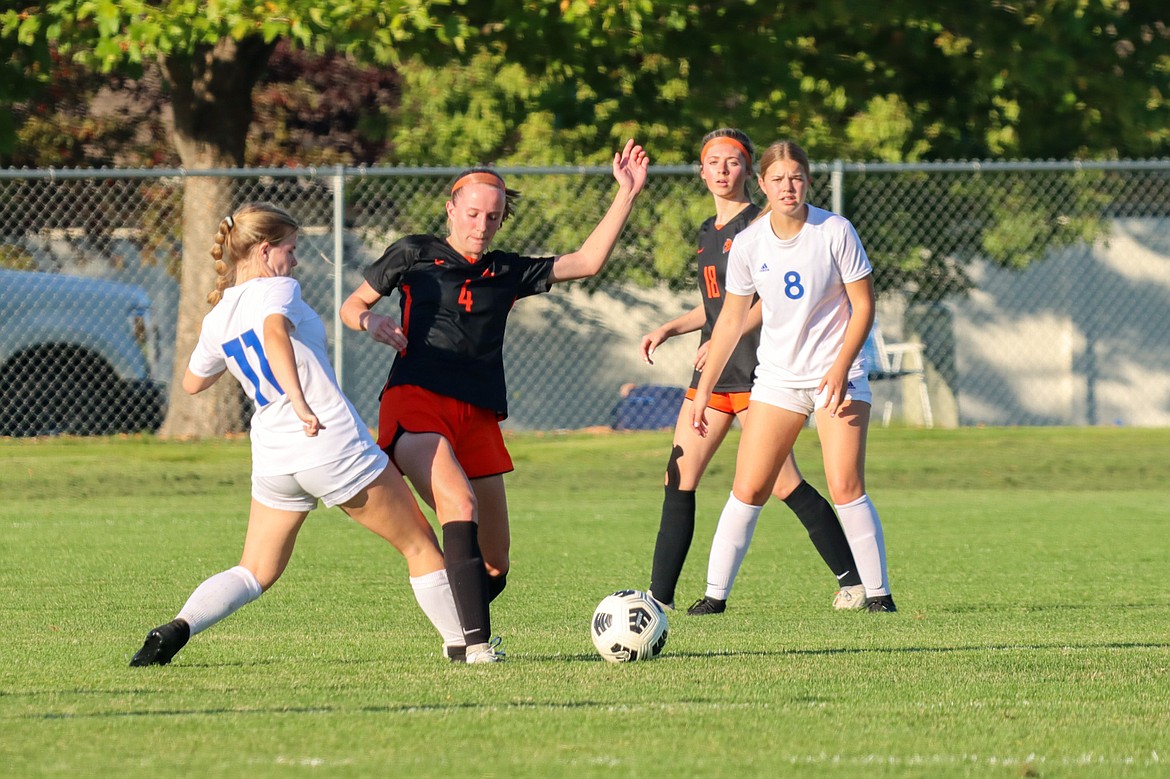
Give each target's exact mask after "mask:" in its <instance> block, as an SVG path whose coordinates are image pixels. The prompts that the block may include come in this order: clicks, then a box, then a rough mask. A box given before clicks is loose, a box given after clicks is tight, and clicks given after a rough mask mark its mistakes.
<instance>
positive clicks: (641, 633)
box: [589, 590, 667, 663]
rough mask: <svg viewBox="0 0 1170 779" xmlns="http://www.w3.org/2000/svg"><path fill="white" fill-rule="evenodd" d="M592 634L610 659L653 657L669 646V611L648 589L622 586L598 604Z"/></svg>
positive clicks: (601, 651) (594, 614)
mask: <svg viewBox="0 0 1170 779" xmlns="http://www.w3.org/2000/svg"><path fill="white" fill-rule="evenodd" d="M589 634H590V635H591V636H592V637H593V646H595V647H597V651H598V653H599V654H600V655H601V656H602V657H604V658H605V659H606V660H608V661H609V662H611V663H632V662H635V661H637V660H653V659H654V658H656V657H658V655H659V654H660V653H661V652H662V647H664V646H666V634H667V625H666V614H665V613H664V612H663V611H662V607H661V606H659V605H658V602H657V601H655V600H654V598H652V597H650V595H648V594H647V593H645V592H642V591H641V590H621V591H620V592H615V593H614V594H613V595H606V596H605V597H604V598H602V599H601V603H599V604H597V608H596V609H595V610H594V612H593V623H592V627H591V629H590V631H589Z"/></svg>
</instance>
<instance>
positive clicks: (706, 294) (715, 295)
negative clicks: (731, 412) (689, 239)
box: [691, 203, 760, 392]
mask: <svg viewBox="0 0 1170 779" xmlns="http://www.w3.org/2000/svg"><path fill="white" fill-rule="evenodd" d="M759 213H760V207H759V206H757V205H755V204H754V203H752V204H749V205H748V207H747V208H745V209H744V210H742V211H740V212H739V213H738V214H736V215H735V217H734V218H733V219H732V220H731V221H730V222H728V223H727V224H725V225H723V226H722V227H716V226H715V217H711V218H710V219H708V220H707V221H706V222H703V224H702V225H701V226H700V227H699V248H698V257H699V293H700V294H701V295H702V296H703V308H704V310H705V311H706V313H707V321H706V323H705V324H704V325H703V335H702V339H701V340H700V341H699V344H700V345H702V344H705V343H707V341H709V340H711V331H712V330H713V329H714V328H715V320H716V319H718V318H719V312H720V311H722V310H723V300H724V296H725V295H726V290H727V287H726V286H725V285H726V281H727V255H728V252H730V251H731V239H732V238H734V237H735V235H736V233H738V232H739V231H740V230H742V229H743V228H745V227H747V226H748V225H749V224H751V222H752V220H753V219H755V218H756V216H758V215H759ZM759 346H760V330H759V328H756V329H755V330H753V331H751V332H750V333H744V334H743V337H742V338H740V339H739V344H738V345H736V347H735V351H733V352H732V353H731V357H730V358H729V359H728V360H727V367H725V368H724V369H723V375H722V376H720V377H719V381H717V382H715V387H714V391H715V392H748V391H749V390H751V388H752V383H753V381H754V379H755V371H756V349H758V348H759ZM700 375H701V374H700V373H699V372H698V371H695V372H694V375H693V376H692V377H691V387H692V388H695V387H698V386H699V377H700Z"/></svg>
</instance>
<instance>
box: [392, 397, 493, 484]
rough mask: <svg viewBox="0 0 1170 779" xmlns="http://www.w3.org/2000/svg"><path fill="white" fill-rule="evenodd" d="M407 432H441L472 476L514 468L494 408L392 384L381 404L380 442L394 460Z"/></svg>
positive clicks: (468, 474) (479, 476)
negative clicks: (395, 445) (397, 446)
mask: <svg viewBox="0 0 1170 779" xmlns="http://www.w3.org/2000/svg"><path fill="white" fill-rule="evenodd" d="M403 433H438V434H439V435H441V436H443V438H446V439H447V441H448V442H449V443H450V444H451V448H452V449H453V450H454V451H455V459H457V460H458V461H459V464H460V465H461V466H462V467H463V472H464V473H465V474H467V478H469V479H481V478H483V477H485V476H495V475H497V474H501V473H508V472H510V471H511V470H513V465H512V457H511V456H510V455H509V454H508V449H507V447H505V446H504V436H503V434H502V433H501V432H500V422H499V418H498V417H497V416H496V412H495V411H492V410H491V409H488V408H482V407H480V406H473V405H471V404H470V403H467V402H464V401H462V400H456V399H455V398H450V397H447V396H446V395H439V394H438V393H435V392H431V391H430V390H426V389H423V388H422V387H416V386H413V385H404V386H400V387H390V388H389V389H387V390H385V391H384V392H383V393H382V400H381V403H380V405H379V408H378V446H380V447H382V448H383V449H385V450H386V453H387V454H389V455H390V457H391V458H393V457H394V451H393V450H394V444H396V443H398V439H399V437H401V436H402V434H403ZM395 465H397V462H395ZM399 470H401V469H399Z"/></svg>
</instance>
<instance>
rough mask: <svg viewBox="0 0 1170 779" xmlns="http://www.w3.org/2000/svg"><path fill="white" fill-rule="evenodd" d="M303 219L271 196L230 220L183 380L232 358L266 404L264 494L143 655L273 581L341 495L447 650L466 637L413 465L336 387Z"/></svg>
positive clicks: (155, 661)
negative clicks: (301, 246)
mask: <svg viewBox="0 0 1170 779" xmlns="http://www.w3.org/2000/svg"><path fill="white" fill-rule="evenodd" d="M297 230H298V225H297V223H296V221H295V220H294V219H293V218H292V217H291V216H290V215H289V214H288V213H287V212H285V211H283V210H282V209H279V208H276V207H275V206H271V205H268V204H266V203H252V204H248V205H245V206H243V207H241V208H240V209H239V210H237V211H236V212H235V213H234V214H232V216H230V217H228V218H226V219H224V220H223V221H222V222H221V223H220V227H219V232H218V233H217V235H216V238H215V246H214V247H213V249H212V252H211V254H212V256H213V257H214V258H215V260H216V270H217V272H218V273H219V281H218V282H217V288H216V290H215V291H214V292H212V293H211V294H210V295H209V296H208V300H209V302H211V303H212V304H213V305H214V308H213V309H212V310H211V312H210V313H208V314H207V316H206V317H205V318H204V320H203V327H202V329H201V331H200V335H199V342H198V344H197V345H196V347H195V351H194V353H193V354H192V355H191V360H190V363H189V364H188V367H187V372H186V375H185V376H184V378H183V389H185V390H186V391H188V392H190V393H192V394H194V393H197V392H202V391H203V390H205V389H207V388H209V387H211V386H212V385H213V384H215V382H216V381H217V380H218V379H219V378H220V376H222V375H223V374H224V372H225V371H230V372H231V374H232V375H233V376H235V377H236V379H237V380H238V381H239V382H240V385H241V386H242V387H243V388H244V391H245V392H246V393H247V394H248V397H249V398H251V399H252V401H253V403H254V404H255V411H254V413H253V415H252V426H251V428H252V429H251V438H252V507H251V511H250V513H249V516H248V531H247V535H246V536H245V538H244V551H243V555H242V557H241V559H240V564H239V565H237V566H235V567H234V568H230V569H228V570H226V571H222V572H220V573H217V574H215V575H214V576H212V577H211V578H209V579H207V580H206V581H204V582H203V583H202V584H200V585H199V586H198V587H197V588H196V589H195V591H194V592H193V593H192V594H191V596H190V598H188V599H187V602H186V603H185V604H184V605H183V608H182V609H181V610H180V611H179V613H178V615H177V616H176V617H175V619H174V620H172V621H171V622H168V623H167V624H165V625H160V626H159V627H157V628H155V629H153V630H151V631H150V632H149V633H148V634H147V636H146V640H145V642H144V643H143V646H142V648H141V649H139V650H138V652H137V653H136V654H135V655H134V658H133V659H132V660H131V661H130V665H131V666H147V665H166V664H167V663H169V662H170V661H171V658H173V657H174V656H175V654H176V653H177V652H178V651H179V650H180V649H182V648H183V646H184V645H186V643H187V641H188V640H189V639H190V637H191V636H193V635H195V634H196V633H199V632H200V631H202V630H205V629H207V628H209V627H211V626H212V625H214V624H215V623H216V622H219V621H220V620H222V619H224V618H225V617H227V616H229V615H231V614H232V613H234V612H235V611H236V610H238V609H239V608H241V607H242V606H244V605H246V604H248V603H250V602H252V601H254V600H256V599H257V598H259V597H260V595H261V594H262V593H264V592H266V591H267V590H268V588H269V587H271V586H272V585H273V584H274V583H275V582H276V580H277V579H279V578H280V575H281V574H282V573H283V572H284V569H285V567H286V566H287V565H288V562H289V559H290V558H291V557H292V551H293V545H294V544H295V542H296V537H297V533H298V531H299V530H300V528H301V525H302V524H303V523H304V521H305V518H306V517H307V516H308V514H309V511H311V510H312V509H313V508H316V506H317V502H318V499H320V500H322V501H323V502H324V503H325V505H326V506H340V507H341V509H342V510H343V511H344V512H345V513H346V514H348V515H349V516H350V517H352V518H353V519H354V520H356V521H357V522H358V523H359V524H361V525H363V526H364V527H366V528H368V529H370V530H371V531H373V532H374V533H377V534H378V535H379V536H381V537H382V538H384V539H386V540H387V541H389V542H390V543H391V544H393V545H394V547H395V548H396V549H398V551H399V552H401V553H402V555H403V556H404V557H405V558H406V562H407V569H408V572H409V574H410V581H411V585H412V587H413V589H414V592H415V597H416V598H417V600H418V603H419V605H420V606H421V607H422V609H423V612H424V613H425V614H426V615H427V617H428V618H429V619H430V620H431V623H432V624H433V625H434V626H435V628H436V629H437V630H438V631H439V634H440V635H441V636H442V637H443V642H444V645H445V647H446V648H447V649H448V654H452V653H454V652H455V651H456V649H455V648H457V647H460V646H461V645H462V642H463V629H462V626H461V625H460V623H459V617H458V614H457V612H456V609H455V601H454V599H453V598H452V596H451V588H450V586H449V585H448V583H447V576H446V571H445V569H444V565H443V555H442V553H441V552H440V551H439V547H438V543H437V541H436V538H435V535H434V531H433V530H432V529H431V527H430V525H429V524H428V523H427V521H426V518H425V517H424V516H423V515H422V512H421V511H420V510H419V507H418V504H417V503H416V502H415V499H414V495H413V494H412V493H411V491H410V488H409V487H407V485H406V482H405V481H403V479H402V475H401V474H400V473H399V472H398V470H397V469H396V468H395V467H394V466H393V465H391V464H390V462H389V458H388V457H387V456H386V454H385V452H383V451H382V450H381V449H379V448H378V446H377V444H375V443H374V440H373V437H372V436H371V435H370V432H369V430H367V429H366V427H365V425H363V424H362V423H361V421H360V418H359V417H358V415H357V412H356V411H355V410H354V408H353V406H352V405H351V404H350V402H349V400H348V399H347V398H346V397H345V395H344V394H342V392H341V390H340V388H339V387H338V386H337V380H336V377H335V376H334V373H333V369H332V367H331V366H330V364H329V359H328V354H327V352H326V341H325V325H324V324H323V323H322V322H321V318H320V317H319V316H317V314H316V312H315V311H313V309H312V308H310V307H309V306H308V304H306V303H305V302H304V300H302V299H301V288H300V284H298V283H297V282H296V280H294V279H293V278H291V277H290V274H291V273H292V270H293V268H295V267H296V264H297V260H296V245H297Z"/></svg>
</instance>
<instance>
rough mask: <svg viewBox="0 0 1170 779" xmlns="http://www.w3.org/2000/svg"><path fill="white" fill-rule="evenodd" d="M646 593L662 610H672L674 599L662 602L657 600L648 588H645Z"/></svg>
mask: <svg viewBox="0 0 1170 779" xmlns="http://www.w3.org/2000/svg"><path fill="white" fill-rule="evenodd" d="M646 594H647V595H649V596H650V597H651V598H652V599H653V600H654V602H655V603H657V604H658V605H659V606H661V607H662V610H663V611H664V612H665V611H674V601H671V602H670V603H664V602H663V601H660V600H658V598H657V597H656V596H655V595H654V593H653V592H651V591H650V590H646Z"/></svg>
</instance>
